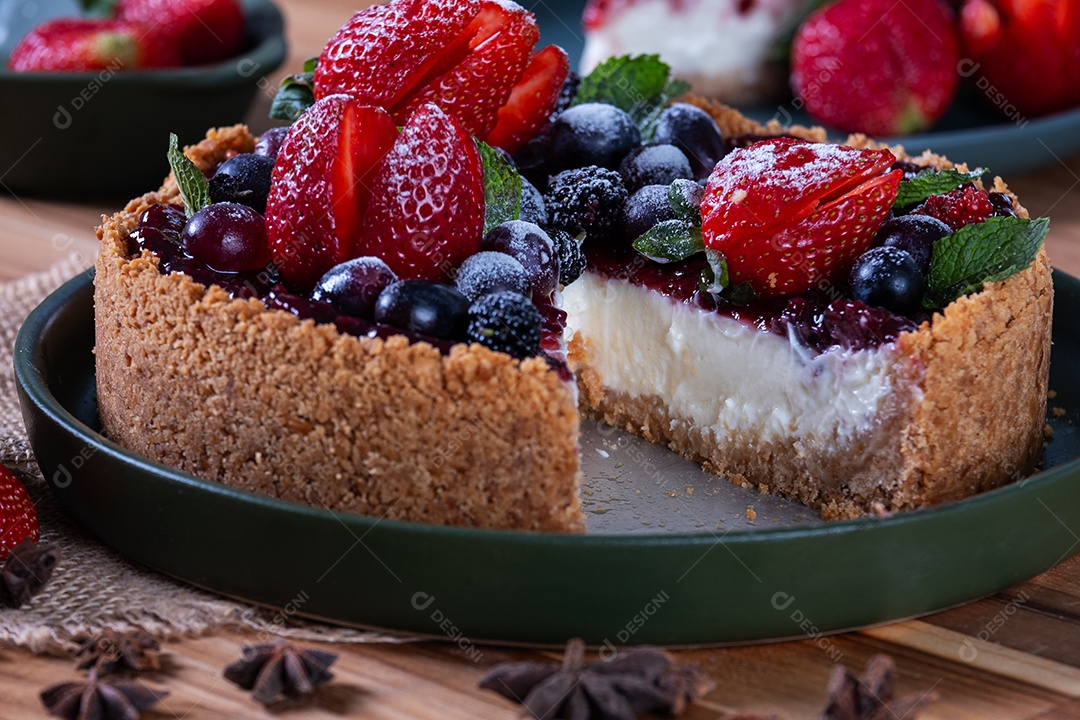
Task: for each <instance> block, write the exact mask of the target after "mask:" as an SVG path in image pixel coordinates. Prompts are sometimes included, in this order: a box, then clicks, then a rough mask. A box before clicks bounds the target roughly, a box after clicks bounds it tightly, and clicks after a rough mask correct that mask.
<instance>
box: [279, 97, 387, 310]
mask: <svg viewBox="0 0 1080 720" xmlns="http://www.w3.org/2000/svg"><path fill="white" fill-rule="evenodd" d="M396 136H397V126H396V125H395V124H394V121H393V119H391V117H390V116H389V115H388V114H387V113H386V111H385V110H383V109H382V108H376V107H370V106H365V105H361V104H360V103H358V102H356V101H355V100H353V99H352V98H350V97H348V96H347V95H331V96H329V97H325V98H323V99H322V100H319V101H318V102H316V103H315V104H314V105H312V106H311V108H310V109H308V111H307V112H306V113H304V114H303V115H302V116H301V117H300V119H299V120H297V121H296V122H295V123H294V124H293V126H292V128H290V130H289V134H288V136H287V137H286V138H285V140H284V142H283V143H282V145H281V149H280V150H279V151H278V156H277V162H276V163H275V165H274V172H273V176H272V178H271V183H270V193H269V195H268V197H267V201H266V234H267V240H268V242H269V244H270V254H271V256H272V257H273V262H274V264H275V265H276V266H277V267H278V269H279V270H280V272H281V275H282V277H283V279H284V280H285V282H286V283H287V284H288V285H289V287H290V288H292V289H294V290H300V291H306V290H308V289H310V288H311V287H312V286H313V285H314V284H315V283H316V282H317V281H318V279H319V278H320V277H322V275H323V273H325V272H326V271H327V270H329V269H330V268H331V267H333V266H334V265H337V264H338V263H341V262H344V261H345V260H349V259H350V258H353V257H356V252H355V250H356V243H357V239H358V238H359V236H360V231H361V227H362V225H363V218H364V215H365V213H366V212H367V208H368V205H369V203H370V201H371V193H372V178H373V176H374V171H375V169H376V168H377V167H378V166H379V165H380V164H381V163H382V160H383V157H384V156H385V155H386V154H387V152H388V151H389V150H390V148H391V147H392V146H393V144H394V139H395V138H396Z"/></svg>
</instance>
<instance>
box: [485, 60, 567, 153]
mask: <svg viewBox="0 0 1080 720" xmlns="http://www.w3.org/2000/svg"><path fill="white" fill-rule="evenodd" d="M569 74H570V58H569V57H567V55H566V51H565V50H563V49H562V48H561V47H559V46H558V45H548V46H547V47H546V48H544V49H543V50H541V51H540V52H538V53H536V54H535V55H533V58H532V60H531V61H530V62H529V67H527V68H526V69H525V74H524V75H523V76H522V78H521V82H519V83H518V84H517V85H515V86H514V89H513V90H512V91H511V92H510V99H509V100H507V101H506V104H505V105H503V106H502V108H501V109H500V110H499V120H498V122H497V123H496V124H495V127H494V129H492V131H491V132H490V133H488V136H487V142H488V143H489V144H490V145H495V146H496V147H501V148H502V149H503V150H505V151H506V152H508V153H510V154H513V153H515V152H517V150H518V149H519V148H520V147H521V146H522V145H524V144H525V143H527V142H528V141H529V140H531V139H532V138H533V137H534V136H535V135H536V133H538V132H539V131H540V130H541V129H542V128H543V127H544V124H545V123H546V122H547V120H548V117H549V116H550V115H551V113H552V112H553V111H554V110H555V104H556V103H557V102H558V101H559V95H560V93H562V89H563V85H565V84H566V77H567V76H568V75H569Z"/></svg>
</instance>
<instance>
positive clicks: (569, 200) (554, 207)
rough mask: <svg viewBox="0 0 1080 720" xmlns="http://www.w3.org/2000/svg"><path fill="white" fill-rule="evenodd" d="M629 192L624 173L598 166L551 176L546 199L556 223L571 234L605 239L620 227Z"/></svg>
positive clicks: (556, 225)
mask: <svg viewBox="0 0 1080 720" xmlns="http://www.w3.org/2000/svg"><path fill="white" fill-rule="evenodd" d="M626 198H627V192H626V187H625V186H624V185H623V181H622V176H620V175H619V173H617V172H615V171H614V170H606V169H604V168H601V167H597V166H596V165H590V166H588V167H583V168H577V169H574V170H564V171H563V172H561V173H559V174H558V175H556V176H555V177H553V178H551V184H550V187H549V188H548V194H547V196H546V197H545V198H544V201H545V203H546V204H547V208H548V215H549V216H550V222H551V224H552V225H553V226H555V227H557V228H561V229H563V230H566V231H568V232H569V233H570V234H571V235H577V234H578V233H580V232H583V231H584V232H585V233H586V234H587V235H588V236H589V237H590V238H593V239H604V238H607V237H609V236H610V235H611V234H612V231H613V230H615V229H616V228H617V227H618V222H619V212H620V210H621V209H622V206H623V203H625V202H626Z"/></svg>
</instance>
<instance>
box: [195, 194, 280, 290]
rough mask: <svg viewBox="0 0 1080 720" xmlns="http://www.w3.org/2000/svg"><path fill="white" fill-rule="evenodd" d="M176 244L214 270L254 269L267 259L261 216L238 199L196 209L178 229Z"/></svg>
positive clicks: (225, 271) (267, 251) (267, 250)
mask: <svg viewBox="0 0 1080 720" xmlns="http://www.w3.org/2000/svg"><path fill="white" fill-rule="evenodd" d="M180 244H181V246H182V247H183V248H184V252H186V253H187V254H188V255H189V256H191V257H193V258H195V259H196V260H198V261H200V262H202V263H205V264H206V265H207V266H208V267H209V268H211V269H212V270H216V271H217V272H222V273H236V272H243V271H244V270H258V269H259V268H261V267H265V266H266V265H267V264H268V263H269V262H270V249H269V246H268V245H267V242H266V223H265V221H264V220H263V216H262V215H260V214H259V213H257V212H256V211H254V210H252V209H251V208H250V207H248V206H247V205H240V204H238V203H230V202H221V203H213V204H212V205H207V206H206V207H204V208H203V209H202V210H199V211H198V212H197V213H195V214H194V215H192V216H191V218H190V219H189V220H188V221H187V225H185V226H184V230H183V232H181V233H180Z"/></svg>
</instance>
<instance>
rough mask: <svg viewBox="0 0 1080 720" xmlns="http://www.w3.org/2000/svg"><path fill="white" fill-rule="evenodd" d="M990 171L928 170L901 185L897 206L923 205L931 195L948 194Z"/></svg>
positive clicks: (897, 196) (979, 169)
mask: <svg viewBox="0 0 1080 720" xmlns="http://www.w3.org/2000/svg"><path fill="white" fill-rule="evenodd" d="M987 172H989V171H988V170H986V169H984V168H976V169H975V170H972V171H970V172H960V171H959V170H942V171H941V172H938V171H936V170H934V169H933V168H926V169H925V170H923V171H921V172H920V173H919V174H918V175H916V176H915V177H913V178H911V179H910V180H904V181H903V182H901V183H900V190H899V191H898V192H897V193H896V202H895V204H896V205H897V206H898V207H904V206H906V205H914V204H915V203H921V202H922V201H923V200H925V199H926V198H928V197H930V196H931V195H940V194H942V193H947V192H949V191H950V190H952V189H954V188H958V187H960V186H961V185H964V184H966V183H969V182H971V181H972V180H977V179H978V178H980V177H982V176H983V175H985V174H986V173H987Z"/></svg>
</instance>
